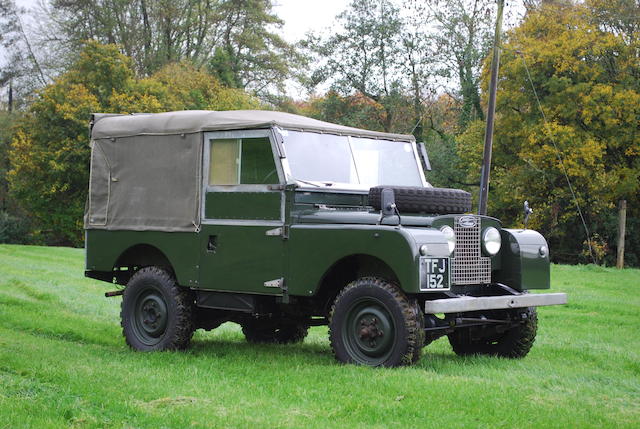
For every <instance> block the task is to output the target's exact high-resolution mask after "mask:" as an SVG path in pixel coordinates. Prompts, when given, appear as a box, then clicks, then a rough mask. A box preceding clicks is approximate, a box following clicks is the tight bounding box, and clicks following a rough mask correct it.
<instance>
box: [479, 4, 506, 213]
mask: <svg viewBox="0 0 640 429" xmlns="http://www.w3.org/2000/svg"><path fill="white" fill-rule="evenodd" d="M503 8H504V0H498V16H497V17H496V31H495V35H494V39H493V59H492V60H491V81H490V82H489V105H488V106H487V127H486V128H485V131H484V155H483V159H482V176H481V177H480V201H479V202H478V214H479V215H486V214H487V200H488V199H489V170H490V169H491V147H492V146H493V121H494V117H495V113H496V93H497V91H498V68H499V66H500V34H501V33H502V10H503Z"/></svg>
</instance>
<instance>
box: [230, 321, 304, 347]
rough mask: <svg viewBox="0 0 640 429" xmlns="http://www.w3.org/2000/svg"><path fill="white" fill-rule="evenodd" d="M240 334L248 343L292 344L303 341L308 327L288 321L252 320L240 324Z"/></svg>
mask: <svg viewBox="0 0 640 429" xmlns="http://www.w3.org/2000/svg"><path fill="white" fill-rule="evenodd" d="M242 333H243V334H244V336H245V338H246V339H247V341H248V342H250V343H256V344H293V343H300V342H302V341H304V339H305V337H306V336H307V334H308V333H309V327H308V326H307V325H305V324H302V323H299V322H294V321H289V320H271V319H253V318H252V319H247V320H245V321H244V322H242Z"/></svg>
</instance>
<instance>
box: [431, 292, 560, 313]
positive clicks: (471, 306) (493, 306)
mask: <svg viewBox="0 0 640 429" xmlns="http://www.w3.org/2000/svg"><path fill="white" fill-rule="evenodd" d="M566 303H567V294H566V293H536V294H523V295H501V296H481V297H473V296H461V297H459V298H445V299H436V300H433V301H426V302H425V303H424V312H425V313H426V314H437V313H445V314H447V313H465V312H467V311H482V310H504V309H510V308H524V307H542V306H546V305H562V304H566Z"/></svg>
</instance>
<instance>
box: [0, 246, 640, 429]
mask: <svg viewBox="0 0 640 429" xmlns="http://www.w3.org/2000/svg"><path fill="white" fill-rule="evenodd" d="M552 284H553V286H554V289H553V290H555V291H565V292H567V293H568V294H569V300H570V304H569V305H567V306H559V307H548V308H543V309H540V311H539V317H540V328H539V331H538V339H537V341H536V344H535V346H534V348H533V350H532V351H531V353H530V354H529V355H528V356H527V357H526V358H525V359H522V360H517V361H512V360H506V359H499V358H488V357H468V358H460V357H457V356H456V355H454V354H453V352H452V351H451V349H450V347H449V344H448V342H447V340H446V339H440V340H438V341H436V342H435V343H433V344H431V345H430V346H429V347H427V348H426V349H425V350H424V354H423V358H422V360H421V361H420V362H419V363H418V365H416V366H414V367H410V368H401V369H371V368H362V367H355V366H343V365H339V364H337V363H336V362H335V361H334V359H333V356H332V354H331V350H330V348H329V344H328V340H327V335H326V334H327V332H326V328H324V327H322V328H313V329H312V330H311V333H310V335H309V337H308V338H307V339H306V340H305V342H304V343H302V344H298V345H289V346H279V345H265V346H255V345H248V344H247V343H246V342H245V341H244V338H243V336H242V333H241V332H240V330H239V328H238V327H237V326H235V325H232V324H226V325H223V326H222V327H221V328H219V329H217V330H215V331H213V332H209V333H203V332H198V333H196V335H195V337H194V341H193V347H192V348H191V349H190V350H189V351H187V352H175V353H174V352H171V353H154V354H142V353H135V352H132V351H130V350H129V349H128V348H127V347H126V346H125V344H124V341H123V339H122V337H121V333H120V327H119V319H118V317H119V316H118V315H119V308H120V301H121V300H120V298H110V299H106V298H104V297H103V295H102V294H103V292H105V291H106V290H109V285H107V284H105V283H100V282H96V281H91V280H88V279H85V278H83V251H82V250H79V249H67V248H47V247H28V246H9V245H0V428H19V427H37V428H40V427H117V428H121V427H148V428H160V427H175V428H186V427H264V428H269V427H294V428H301V427H304V428H312V427H313V428H315V427H318V428H326V427H376V428H386V427H403V428H419V427H437V428H451V427H455V428H457V427H465V428H470V427H486V428H496V427H517V428H529V427H530V428H538V427H559V428H560V427H562V428H566V427H581V428H582V427H598V428H601V427H635V428H637V427H640V270H631V269H629V270H624V271H617V270H615V269H609V268H600V267H594V266H579V267H569V266H554V267H553V271H552Z"/></svg>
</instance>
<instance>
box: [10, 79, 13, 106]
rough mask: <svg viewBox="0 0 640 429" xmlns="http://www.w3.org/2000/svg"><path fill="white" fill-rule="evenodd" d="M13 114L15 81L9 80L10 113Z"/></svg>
mask: <svg viewBox="0 0 640 429" xmlns="http://www.w3.org/2000/svg"><path fill="white" fill-rule="evenodd" d="M11 112H13V80H9V113H11Z"/></svg>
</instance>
